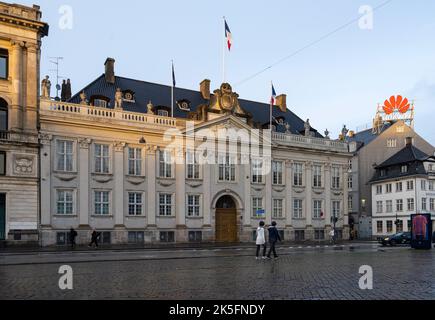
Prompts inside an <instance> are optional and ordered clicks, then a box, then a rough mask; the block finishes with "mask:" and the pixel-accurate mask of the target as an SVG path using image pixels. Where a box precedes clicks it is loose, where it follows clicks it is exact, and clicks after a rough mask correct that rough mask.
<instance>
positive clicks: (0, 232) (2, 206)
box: [0, 193, 6, 240]
mask: <svg viewBox="0 0 435 320" xmlns="http://www.w3.org/2000/svg"><path fill="white" fill-rule="evenodd" d="M5 239H6V195H5V194H4V193H0V240H5Z"/></svg>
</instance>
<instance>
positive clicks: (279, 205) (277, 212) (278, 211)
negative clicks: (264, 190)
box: [272, 199, 284, 219]
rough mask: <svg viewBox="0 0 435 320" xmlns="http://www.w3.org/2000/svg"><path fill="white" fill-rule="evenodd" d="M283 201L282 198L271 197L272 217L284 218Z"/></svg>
mask: <svg viewBox="0 0 435 320" xmlns="http://www.w3.org/2000/svg"><path fill="white" fill-rule="evenodd" d="M283 209H284V201H283V199H273V214H272V216H273V218H274V219H281V218H284V210H283Z"/></svg>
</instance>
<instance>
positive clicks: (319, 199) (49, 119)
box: [40, 59, 351, 245]
mask: <svg viewBox="0 0 435 320" xmlns="http://www.w3.org/2000/svg"><path fill="white" fill-rule="evenodd" d="M105 67H106V69H105V73H104V74H103V75H102V76H101V77H99V78H98V79H96V80H95V81H93V82H91V83H90V84H89V85H88V86H87V87H85V88H84V89H83V90H81V91H80V92H79V93H78V94H76V95H75V96H73V97H72V98H71V100H70V101H69V102H57V101H53V100H52V99H49V98H47V97H43V98H41V109H40V121H41V133H40V134H41V144H42V146H41V234H42V243H43V245H56V244H65V242H66V241H67V239H68V231H69V229H70V228H71V227H73V228H75V229H76V230H77V231H78V234H79V236H78V242H79V243H82V244H84V243H87V242H88V241H89V236H90V232H91V230H92V229H94V228H95V229H97V231H99V232H101V233H102V241H103V243H111V244H122V243H152V242H189V241H190V242H192V241H193V242H194V241H218V242H239V241H242V242H244V241H252V239H253V237H254V234H255V230H256V228H257V226H258V223H259V222H260V221H262V220H263V221H265V222H266V223H267V224H271V222H272V221H276V222H277V223H278V227H279V230H280V231H281V233H282V235H283V236H284V239H285V240H289V241H294V240H296V241H305V240H318V241H322V240H328V239H329V238H328V234H329V231H330V230H331V228H333V227H334V225H335V227H336V230H337V234H338V236H339V237H342V238H344V239H348V238H349V226H348V201H347V200H348V189H347V183H345V182H346V181H347V174H348V162H349V159H350V158H351V154H350V153H349V152H348V151H349V150H348V144H347V143H346V142H341V141H333V140H330V139H329V138H323V137H322V136H321V135H320V134H319V133H318V132H317V131H316V130H315V129H313V128H311V127H310V126H309V125H307V123H308V121H307V122H304V121H302V120H301V119H300V118H298V117H297V116H296V115H295V114H293V113H292V112H291V111H290V110H288V109H287V107H286V105H285V96H280V97H279V98H278V102H277V104H278V105H277V106H274V107H273V116H274V117H273V119H274V123H273V130H270V129H268V126H269V120H268V119H269V112H270V106H269V105H267V104H261V103H257V102H252V101H247V100H241V99H239V96H238V95H237V94H236V93H235V92H233V91H232V88H231V86H230V85H229V84H222V85H221V86H220V88H219V89H217V90H215V91H214V92H213V93H212V92H210V81H208V80H204V81H203V82H201V85H200V90H199V91H192V90H185V89H179V88H176V89H175V92H174V96H175V101H174V104H175V107H174V114H171V113H172V109H171V107H170V106H171V101H170V97H171V88H170V87H167V86H163V85H157V84H152V83H148V82H143V81H137V80H133V79H129V78H123V77H118V76H115V72H114V60H113V59H108V60H107V61H106V64H105ZM334 216H335V217H336V220H335V221H334V219H333V218H334ZM334 222H335V223H334Z"/></svg>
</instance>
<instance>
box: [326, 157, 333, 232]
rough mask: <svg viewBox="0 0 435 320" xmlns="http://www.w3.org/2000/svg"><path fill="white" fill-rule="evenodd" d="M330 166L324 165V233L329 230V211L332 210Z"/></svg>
mask: <svg viewBox="0 0 435 320" xmlns="http://www.w3.org/2000/svg"><path fill="white" fill-rule="evenodd" d="M331 188H332V183H331V164H330V163H327V164H325V208H324V213H325V226H326V231H327V232H329V231H330V230H331V210H332V207H331V206H332V204H331Z"/></svg>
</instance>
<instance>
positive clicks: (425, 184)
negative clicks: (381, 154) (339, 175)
mask: <svg viewBox="0 0 435 320" xmlns="http://www.w3.org/2000/svg"><path fill="white" fill-rule="evenodd" d="M371 188H372V199H373V204H372V212H373V229H374V230H373V236H374V237H381V236H386V235H393V234H395V233H398V232H408V231H411V215H413V214H423V213H425V214H427V213H428V214H431V215H432V219H434V218H435V157H434V156H433V155H427V154H425V153H424V152H422V151H421V150H419V149H418V148H416V147H414V146H413V145H412V138H409V139H408V140H407V145H406V147H405V148H404V149H402V150H400V151H399V152H398V153H396V154H395V155H393V156H392V157H391V158H390V159H388V160H386V161H385V162H384V163H382V164H381V165H379V166H378V167H376V173H375V175H374V177H373V179H372V181H371Z"/></svg>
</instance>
